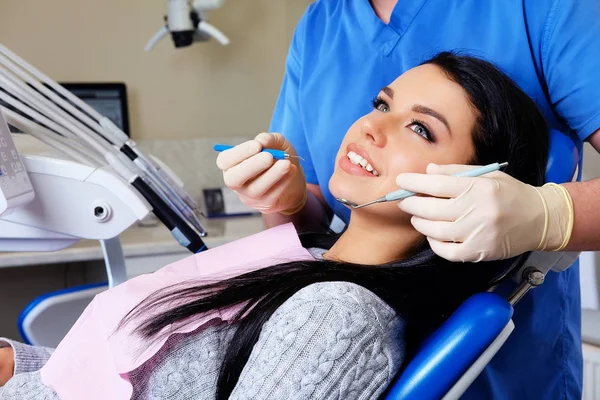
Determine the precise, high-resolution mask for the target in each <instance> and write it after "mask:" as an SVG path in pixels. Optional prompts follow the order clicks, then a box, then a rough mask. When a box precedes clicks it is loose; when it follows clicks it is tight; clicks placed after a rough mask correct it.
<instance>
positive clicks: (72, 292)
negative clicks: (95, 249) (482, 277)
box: [0, 131, 579, 400]
mask: <svg viewBox="0 0 600 400" xmlns="http://www.w3.org/2000/svg"><path fill="white" fill-rule="evenodd" d="M578 160H579V153H578V150H577V148H576V146H575V144H574V143H573V141H572V140H571V139H570V138H569V137H567V136H566V135H564V134H562V133H560V132H558V131H551V149H550V157H549V160H548V166H547V173H546V180H547V181H548V182H556V183H563V182H567V181H571V180H572V179H573V178H574V177H576V175H577V164H578ZM23 161H24V163H25V165H26V167H27V169H28V171H29V172H30V176H31V178H32V181H33V183H34V186H36V193H39V192H40V191H41V190H43V188H42V186H41V185H42V184H43V181H44V180H46V179H47V178H46V177H45V176H44V177H43V176H42V174H46V173H49V172H47V165H48V164H46V165H44V163H48V162H50V161H48V160H43V159H40V158H36V157H27V156H25V157H24V160H23ZM38 164H39V165H38ZM67 165H68V164H67ZM70 167H71V168H70V169H71V170H72V168H73V167H74V165H70ZM68 170H69V169H64V168H63V169H60V168H57V169H56V170H55V172H52V173H53V174H55V175H57V176H56V177H55V178H53V179H56V180H58V181H60V180H65V179H81V181H82V182H81V185H84V184H85V181H86V180H91V182H88V183H91V184H93V185H96V186H100V188H98V190H101V191H102V192H101V193H99V194H98V195H97V196H90V198H89V199H88V200H89V201H84V202H81V198H79V200H80V202H81V204H80V207H81V218H82V219H81V222H82V223H86V224H87V223H89V224H90V226H88V227H87V228H85V229H84V230H80V229H77V231H72V232H70V235H72V236H71V237H69V236H65V235H64V234H62V235H58V234H56V235H57V237H56V240H55V241H50V242H48V243H49V246H51V247H52V249H51V248H48V250H53V249H54V250H55V249H60V248H63V247H67V246H69V245H71V244H73V243H74V242H76V241H77V240H78V239H77V238H76V237H81V236H82V235H84V234H85V235H86V236H84V237H86V238H88V237H89V236H90V232H92V233H93V232H96V233H94V235H95V236H94V237H89V238H94V239H99V240H101V241H102V243H103V248H104V250H105V256H106V261H107V273H108V275H109V281H110V283H109V284H108V285H95V286H83V287H77V288H72V289H67V290H64V291H59V292H54V293H50V294H48V295H44V296H41V297H40V298H38V299H35V300H34V301H33V302H32V303H31V304H30V305H29V306H28V307H27V308H26V309H25V310H24V312H23V313H22V315H21V317H20V319H19V324H20V330H21V333H22V335H23V338H24V339H25V340H27V341H28V342H29V343H33V344H38V345H41V344H44V345H52V342H54V341H56V342H58V341H59V340H60V338H62V336H64V333H66V332H62V331H57V332H49V331H48V330H47V329H44V328H42V327H43V326H46V327H47V326H48V323H49V319H48V318H49V317H48V315H53V316H56V315H62V314H64V318H66V320H69V321H70V324H69V323H67V322H68V321H66V320H65V321H60V323H58V324H56V323H55V324H54V325H55V326H56V325H62V326H67V328H66V329H67V330H68V327H70V326H71V325H72V322H74V320H75V319H76V318H77V316H78V314H77V313H76V312H75V314H77V315H74V316H73V315H67V314H66V312H65V311H63V309H62V308H61V307H64V306H65V305H66V304H69V307H70V310H71V312H73V310H77V309H78V308H80V309H81V311H83V309H84V308H85V306H87V304H88V303H89V301H90V300H91V299H92V298H93V296H94V295H95V294H96V293H98V292H100V291H103V290H105V289H106V288H107V287H108V286H113V285H115V284H118V283H119V282H121V281H123V280H125V279H126V277H125V274H124V264H123V262H122V259H123V256H122V251H121V249H120V245H119V242H118V238H117V239H111V238H114V237H115V236H117V235H118V234H119V233H120V232H121V231H122V229H124V228H126V226H129V225H130V224H132V223H133V222H135V221H136V220H138V219H141V218H142V217H144V216H145V215H147V213H149V212H150V210H151V208H150V207H148V205H147V204H145V203H144V201H143V199H139V198H135V199H134V198H131V199H130V201H133V203H131V204H129V205H128V207H127V208H125V209H124V210H123V211H122V212H119V210H114V207H120V200H119V199H118V198H117V199H113V197H110V196H112V194H110V192H113V193H114V188H113V184H108V183H109V180H110V177H109V176H105V175H104V172H103V171H102V170H96V171H92V170H89V171H86V173H82V174H79V175H77V176H74V174H73V173H72V172H71V173H69V174H68V175H69V176H61V174H63V175H64V174H67V171H68ZM38 174H39V176H37V175H38ZM94 176H97V177H98V178H92V177H94ZM42 178H43V179H42ZM71 183H72V182H71ZM115 185H116V186H114V187H117V188H118V187H120V186H119V184H118V182H115ZM53 192H54V193H56V191H53ZM104 192H106V193H104ZM61 194H62V193H61ZM78 195H79V196H80V195H81V193H79V194H78ZM100 195H101V196H104V198H109V197H110V198H111V199H112V200H111V203H112V202H114V204H115V206H113V213H114V211H117V214H119V213H120V214H121V215H125V216H126V218H125V220H124V221H122V223H123V225H122V226H121V225H119V226H113V227H112V228H111V229H110V230H109V231H106V232H102V233H98V232H97V228H98V227H102V228H103V229H105V227H106V228H107V227H108V226H105V225H104V224H106V223H107V222H102V221H98V220H96V218H98V217H97V216H96V215H95V213H94V212H93V211H94V208H93V206H94V205H96V204H97V203H96V201H97V200H95V199H97V197H98V196H100ZM107 196H108V197H107ZM117 197H118V196H117ZM69 198H70V196H69V195H68V193H65V196H61V197H60V198H59V200H60V199H62V200H61V201H67V200H68V199H69ZM42 199H45V200H43V201H44V202H47V201H50V200H49V199H48V198H47V197H43V196H38V197H37V200H36V201H38V202H40V201H42ZM36 204H37V203H35V202H34V203H32V204H31V205H29V206H28V209H29V212H30V213H36V212H37V211H36V207H37V208H38V209H39V212H40V213H41V211H42V210H44V209H51V204H46V203H44V204H37V205H36ZM132 204H134V205H135V206H134V207H133V209H136V210H137V212H135V213H132V212H131V209H129V207H131V205H132ZM96 211H97V210H96ZM113 215H114V214H113ZM18 216H19V214H16V215H13V218H14V219H17V218H18ZM100 219H101V218H100ZM88 221H89V222H88ZM111 221H112V223H116V222H117V220H114V219H113V220H111ZM2 223H3V222H2V219H1V218H0V228H1V226H2ZM48 223H49V224H50V222H48ZM109 225H110V224H109ZM90 227H96V229H94V230H90V229H89V228H90ZM47 228H48V229H47V230H45V231H44V232H42V234H41V236H53V235H54V234H53V233H51V229H52V226H51V225H49V226H48V227H47ZM73 229H75V228H73ZM0 236H1V235H0ZM62 236H64V237H62ZM21 242H22V244H23V245H24V248H23V250H27V246H26V244H27V241H21ZM33 242H34V243H36V242H37V241H35V240H34V241H33ZM15 243H18V242H14V241H13V242H12V243H9V244H10V246H12V247H13V248H14V245H15ZM1 244H2V240H0V251H2V246H1ZM577 256H578V253H565V252H561V253H553V252H539V253H532V254H531V255H530V257H529V258H528V259H527V261H526V262H525V263H524V264H523V265H522V266H520V267H519V268H518V270H511V271H507V272H506V274H510V275H511V276H513V277H514V279H515V280H516V290H515V291H514V292H513V294H512V295H511V296H510V297H509V298H504V297H501V296H499V295H498V294H495V293H493V292H487V293H478V294H475V295H473V296H472V297H471V298H469V299H468V300H467V301H466V302H465V303H464V304H463V305H462V306H461V307H459V309H458V310H457V311H456V312H455V313H454V314H453V315H452V316H451V317H450V318H449V319H448V320H447V321H446V322H445V323H444V324H443V325H442V326H441V327H440V328H439V329H438V330H437V331H436V332H435V333H434V334H433V335H431V337H430V338H428V340H426V341H425V343H424V344H423V345H422V347H421V349H420V350H419V352H418V353H417V355H416V356H415V357H414V358H413V359H412V360H411V361H410V362H409V363H408V365H407V366H406V367H405V368H404V370H403V371H402V373H401V374H400V376H399V377H398V378H397V379H396V380H395V382H393V383H392V385H390V387H389V388H388V391H387V394H386V397H385V398H386V400H399V399H403V400H428V399H431V400H439V399H444V400H451V399H458V398H460V396H461V395H462V394H463V393H464V392H465V391H466V389H467V388H468V387H469V385H470V384H471V383H472V382H473V381H474V380H475V379H476V378H477V376H478V375H479V374H480V373H481V371H482V370H483V369H484V368H485V366H486V365H487V363H488V362H489V361H490V360H491V359H492V358H493V356H494V355H495V354H496V353H497V352H498V350H499V349H500V348H501V347H502V345H503V344H504V343H505V342H506V340H507V338H508V337H509V336H510V334H511V333H512V331H513V329H515V325H514V323H513V322H512V319H511V318H512V314H513V306H514V305H515V304H516V303H517V302H518V301H519V300H520V299H521V298H522V297H523V296H524V295H525V294H526V293H527V292H528V290H529V289H531V288H534V287H536V286H539V285H541V284H542V283H543V281H544V276H545V275H546V273H547V272H549V271H551V270H552V271H562V270H565V269H566V268H568V267H569V266H570V265H571V264H572V263H573V262H574V261H575V260H576V258H577ZM76 304H79V306H76ZM74 305H75V306H74ZM48 310H51V311H52V312H50V313H48ZM53 322H56V321H53ZM517 328H518V327H517ZM63 329H64V328H63Z"/></svg>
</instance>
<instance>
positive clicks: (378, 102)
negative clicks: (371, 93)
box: [373, 97, 390, 113]
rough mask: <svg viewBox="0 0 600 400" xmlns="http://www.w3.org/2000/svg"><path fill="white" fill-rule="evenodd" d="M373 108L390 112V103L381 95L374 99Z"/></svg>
mask: <svg viewBox="0 0 600 400" xmlns="http://www.w3.org/2000/svg"><path fill="white" fill-rule="evenodd" d="M373 108H374V109H376V110H377V111H381V112H384V113H386V112H390V105H389V104H388V103H387V101H385V100H383V99H382V98H381V97H376V98H374V99H373Z"/></svg>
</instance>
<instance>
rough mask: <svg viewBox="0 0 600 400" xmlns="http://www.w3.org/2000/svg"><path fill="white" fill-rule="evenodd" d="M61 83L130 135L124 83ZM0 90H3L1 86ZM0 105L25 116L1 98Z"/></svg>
mask: <svg viewBox="0 0 600 400" xmlns="http://www.w3.org/2000/svg"><path fill="white" fill-rule="evenodd" d="M61 85H62V86H63V87H64V88H65V89H67V90H68V91H69V92H71V93H73V94H74V95H75V96H77V97H79V98H80V99H81V100H83V101H84V102H85V103H86V104H87V105H89V106H90V107H92V108H93V109H94V110H96V111H97V112H98V113H100V115H103V116H105V117H107V118H108V119H110V120H111V121H112V122H113V123H114V124H115V125H117V126H118V127H119V128H120V129H121V130H122V131H123V132H125V133H126V134H127V136H131V133H130V131H129V109H128V107H129V106H128V104H127V88H126V86H125V84H124V83H61ZM0 90H2V91H3V92H5V90H4V89H2V88H0ZM62 97H63V98H64V96H62ZM0 105H1V106H3V107H6V108H8V109H11V110H13V111H15V112H17V113H19V114H21V115H23V116H25V115H24V114H23V113H22V112H20V111H18V110H16V109H15V108H14V107H12V106H10V105H9V104H7V103H5V102H3V101H1V100H0ZM42 125H43V124H42ZM10 130H11V132H13V133H20V130H18V129H17V128H15V127H13V126H10Z"/></svg>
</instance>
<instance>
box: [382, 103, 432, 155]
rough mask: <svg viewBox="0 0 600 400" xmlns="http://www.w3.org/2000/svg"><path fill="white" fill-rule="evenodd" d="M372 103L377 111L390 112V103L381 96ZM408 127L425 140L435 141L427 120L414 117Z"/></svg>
mask: <svg viewBox="0 0 600 400" xmlns="http://www.w3.org/2000/svg"><path fill="white" fill-rule="evenodd" d="M372 104H373V108H374V109H375V110H377V111H381V112H384V113H388V112H390V105H389V104H388V102H387V101H386V100H384V99H383V98H381V97H380V96H378V97H376V98H374V99H373V101H372ZM408 128H409V129H410V130H411V131H413V132H414V133H416V134H417V135H419V136H421V137H423V138H424V139H425V140H427V141H429V142H432V143H433V142H435V136H434V135H432V133H431V130H430V129H429V128H427V124H425V122H423V121H421V120H418V119H412V120H411V121H410V125H408Z"/></svg>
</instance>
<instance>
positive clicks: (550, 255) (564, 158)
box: [385, 130, 579, 400]
mask: <svg viewBox="0 0 600 400" xmlns="http://www.w3.org/2000/svg"><path fill="white" fill-rule="evenodd" d="M578 162H579V151H578V149H577V147H576V145H575V143H574V142H573V141H572V140H571V139H570V138H569V137H568V136H566V135H564V134H563V133H561V132H558V131H556V130H552V131H551V132H550V154H549V158H548V165H547V169H546V182H554V183H565V182H569V181H571V180H574V179H577V178H578ZM578 256H579V253H578V252H557V253H554V252H534V253H531V255H530V256H529V257H528V259H527V260H526V261H525V263H523V265H522V266H521V267H520V268H517V270H509V271H507V272H506V274H510V275H512V277H513V279H514V280H515V281H516V284H517V286H516V289H515V291H514V292H513V293H512V294H511V295H510V297H509V298H508V299H507V298H504V297H502V296H499V295H498V294H495V293H493V292H487V293H478V294H475V295H473V296H471V297H470V298H469V299H468V300H467V301H465V302H464V303H463V304H462V305H461V306H460V307H459V308H458V310H457V311H456V312H454V314H453V315H452V316H451V317H450V318H449V319H448V320H447V321H446V322H445V323H444V324H443V325H442V326H441V327H440V328H439V329H438V330H437V331H436V332H434V334H433V335H431V337H429V338H428V339H427V340H426V341H425V342H424V344H423V345H422V347H421V349H420V350H419V351H418V353H417V355H416V356H415V357H414V358H413V359H412V360H411V361H410V362H409V363H408V365H407V366H406V367H405V368H404V370H403V372H402V373H401V375H400V376H399V377H398V378H397V379H396V381H395V382H394V383H393V384H392V385H391V386H390V387H389V388H388V392H387V395H386V397H385V399H386V400H400V399H402V400H439V399H443V400H453V399H459V398H460V396H462V394H463V393H464V392H465V391H466V390H467V388H468V387H469V386H470V385H471V383H473V381H474V380H475V378H477V376H479V374H480V373H481V371H483V369H484V368H485V366H486V365H487V364H488V363H489V362H490V360H491V359H492V358H493V357H494V355H495V354H496V353H497V352H498V350H500V348H501V347H502V345H503V344H504V343H505V342H506V340H507V339H508V337H509V336H510V334H511V333H512V331H513V330H514V329H515V325H514V323H513V321H512V315H513V307H514V306H515V304H516V303H517V302H518V301H519V300H520V299H521V298H522V297H523V296H525V294H526V293H527V292H528V291H529V290H530V289H532V288H535V287H537V286H540V285H541V284H543V282H544V277H545V275H546V274H547V273H548V272H549V271H555V272H560V271H564V270H565V269H567V268H569V267H570V266H571V265H572V264H573V262H575V260H576V259H577V257H578ZM517 329H518V327H517Z"/></svg>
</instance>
